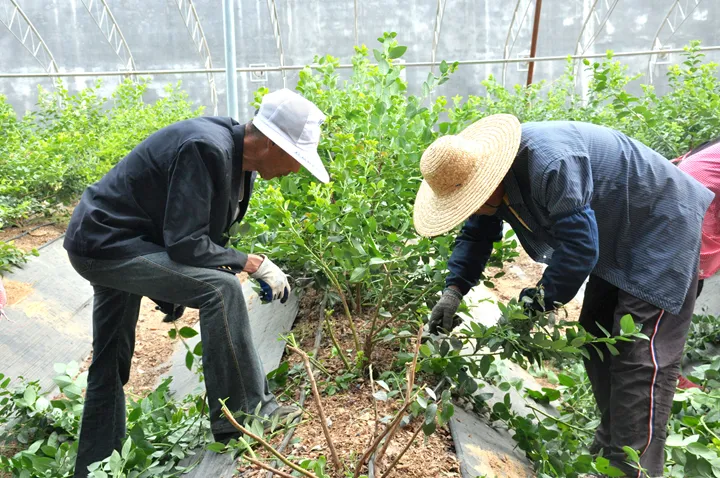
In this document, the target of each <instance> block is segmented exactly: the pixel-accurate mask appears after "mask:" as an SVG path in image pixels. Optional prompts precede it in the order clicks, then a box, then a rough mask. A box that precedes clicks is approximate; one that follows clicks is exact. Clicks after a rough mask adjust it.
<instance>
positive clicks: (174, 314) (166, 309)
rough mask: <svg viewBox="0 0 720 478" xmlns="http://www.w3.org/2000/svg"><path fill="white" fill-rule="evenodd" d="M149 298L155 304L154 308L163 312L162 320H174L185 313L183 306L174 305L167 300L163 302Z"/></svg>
mask: <svg viewBox="0 0 720 478" xmlns="http://www.w3.org/2000/svg"><path fill="white" fill-rule="evenodd" d="M150 300H152V301H153V302H155V303H156V304H157V307H155V310H159V311H160V312H162V313H163V314H165V317H163V322H175V321H176V320H177V319H179V318H180V317H182V316H183V314H184V313H185V306H182V305H174V304H171V303H169V302H163V301H160V300H155V299H150Z"/></svg>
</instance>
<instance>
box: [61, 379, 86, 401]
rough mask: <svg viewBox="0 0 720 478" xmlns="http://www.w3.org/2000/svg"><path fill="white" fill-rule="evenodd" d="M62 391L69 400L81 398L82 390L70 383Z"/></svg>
mask: <svg viewBox="0 0 720 478" xmlns="http://www.w3.org/2000/svg"><path fill="white" fill-rule="evenodd" d="M62 391H63V393H64V394H65V395H66V396H67V397H68V398H69V399H71V400H76V399H78V398H81V397H82V389H81V388H80V387H78V386H77V385H75V384H74V383H71V384H70V385H68V386H67V387H65V388H63V389H62Z"/></svg>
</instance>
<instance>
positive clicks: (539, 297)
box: [518, 287, 554, 315]
mask: <svg viewBox="0 0 720 478" xmlns="http://www.w3.org/2000/svg"><path fill="white" fill-rule="evenodd" d="M518 302H520V304H521V305H522V306H523V309H525V313H526V314H528V315H530V314H531V313H532V312H549V311H551V310H553V309H554V307H553V306H552V304H547V303H546V301H545V291H544V290H543V289H542V288H538V287H527V288H525V289H523V290H522V291H521V292H520V298H519V299H518Z"/></svg>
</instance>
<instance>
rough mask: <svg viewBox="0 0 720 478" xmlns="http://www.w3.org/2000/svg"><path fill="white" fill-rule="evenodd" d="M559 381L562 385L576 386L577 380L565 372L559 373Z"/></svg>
mask: <svg viewBox="0 0 720 478" xmlns="http://www.w3.org/2000/svg"><path fill="white" fill-rule="evenodd" d="M557 378H558V382H560V385H564V386H566V387H574V386H575V380H573V379H572V378H571V377H569V376H568V375H565V374H563V373H559V374H557Z"/></svg>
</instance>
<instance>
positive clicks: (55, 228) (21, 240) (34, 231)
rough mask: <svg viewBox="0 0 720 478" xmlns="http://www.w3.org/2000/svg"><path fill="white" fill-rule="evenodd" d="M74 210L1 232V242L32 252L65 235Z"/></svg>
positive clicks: (30, 220)
mask: <svg viewBox="0 0 720 478" xmlns="http://www.w3.org/2000/svg"><path fill="white" fill-rule="evenodd" d="M72 211H73V208H63V209H62V211H61V212H60V214H59V215H57V216H55V217H50V218H47V217H37V218H33V219H29V220H27V221H25V222H24V224H23V225H22V226H17V227H8V228H6V229H2V230H0V241H2V242H9V241H10V240H12V242H13V243H14V244H15V246H16V247H17V248H18V249H20V250H22V251H25V252H31V251H32V250H33V249H37V248H39V247H40V246H43V245H45V244H47V243H48V242H50V241H53V240H55V239H57V238H58V237H60V236H62V235H63V234H65V229H66V227H67V223H68V221H69V220H70V215H71V214H72ZM16 236H21V237H17V238H16V239H14V238H15V237H16Z"/></svg>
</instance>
